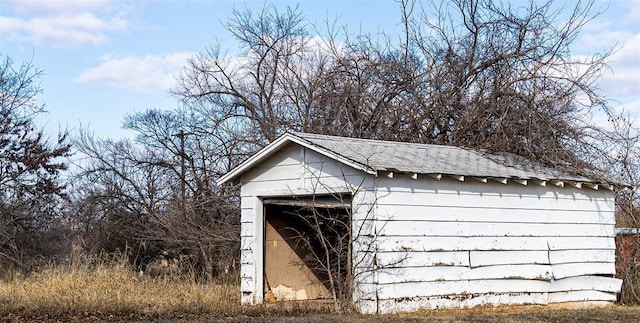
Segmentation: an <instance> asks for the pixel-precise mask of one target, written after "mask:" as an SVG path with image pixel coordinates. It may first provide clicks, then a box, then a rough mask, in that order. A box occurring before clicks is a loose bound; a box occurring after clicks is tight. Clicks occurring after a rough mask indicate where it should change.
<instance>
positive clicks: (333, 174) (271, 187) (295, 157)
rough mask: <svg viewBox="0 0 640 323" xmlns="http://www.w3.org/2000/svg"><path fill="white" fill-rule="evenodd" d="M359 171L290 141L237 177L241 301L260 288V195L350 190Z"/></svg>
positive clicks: (359, 179) (255, 296)
mask: <svg viewBox="0 0 640 323" xmlns="http://www.w3.org/2000/svg"><path fill="white" fill-rule="evenodd" d="M364 178H365V175H364V173H363V172H361V171H358V170H355V169H352V168H350V167H348V166H344V165H341V164H339V163H337V162H335V161H334V160H333V159H331V158H328V157H326V156H322V155H320V154H318V153H315V152H313V151H310V150H308V149H305V148H303V147H301V146H298V145H296V144H290V145H288V146H286V147H284V148H283V149H281V150H280V151H278V152H276V153H275V154H274V155H272V156H270V157H268V158H267V159H266V160H264V161H263V162H261V163H260V164H258V165H256V166H255V167H253V168H252V169H250V170H248V171H247V172H246V173H244V174H243V175H242V176H241V179H240V183H241V192H240V198H241V219H240V221H241V229H240V231H241V269H240V275H241V276H240V282H241V301H242V303H243V304H255V303H256V302H258V301H259V300H260V298H261V293H262V291H261V290H259V289H261V286H259V283H258V281H259V280H261V279H258V278H259V275H262V268H261V262H260V261H259V260H260V259H262V257H263V241H262V239H263V237H262V236H261V234H260V232H259V230H263V223H262V220H260V221H258V218H261V217H263V216H264V215H263V214H262V213H261V212H262V211H261V210H260V208H259V206H257V203H259V198H261V197H274V196H282V197H292V196H295V195H309V194H313V193H314V192H316V193H317V194H331V193H344V192H349V193H350V192H351V189H354V188H357V187H358V186H360V185H362V183H363V179H364Z"/></svg>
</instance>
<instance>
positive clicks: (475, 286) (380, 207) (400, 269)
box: [375, 178, 620, 312]
mask: <svg viewBox="0 0 640 323" xmlns="http://www.w3.org/2000/svg"><path fill="white" fill-rule="evenodd" d="M380 187H381V188H380V190H379V191H378V194H377V197H378V198H377V200H376V208H375V222H376V224H375V227H376V230H375V231H376V232H377V234H378V236H377V241H376V247H377V249H376V251H377V253H376V257H377V262H378V264H379V267H381V268H380V269H379V271H378V273H377V287H378V288H379V290H378V294H377V297H378V298H377V299H378V301H379V308H378V311H382V312H393V311H396V310H398V309H401V308H403V307H408V308H411V307H416V306H417V307H421V306H422V307H429V308H436V307H459V306H460V305H461V304H467V305H468V304H476V303H477V304H481V305H482V304H494V305H495V304H517V303H518V302H520V301H522V302H524V303H535V304H547V303H549V302H559V301H563V302H564V301H581V300H582V299H580V297H583V296H584V297H586V298H585V299H584V300H589V301H607V300H611V299H612V298H613V299H615V294H616V292H618V291H619V288H620V281H619V280H617V279H614V278H610V277H601V275H606V276H612V275H613V274H614V273H615V268H614V262H615V243H614V239H613V237H614V224H615V219H614V203H613V194H612V193H611V192H608V191H595V190H591V189H587V188H585V189H574V188H558V187H554V186H547V187H543V186H539V185H528V186H522V185H517V184H509V185H503V184H490V183H480V182H478V183H475V182H471V181H465V182H456V181H454V180H445V179H443V180H441V181H437V180H411V179H406V178H400V179H397V180H396V181H395V182H394V181H393V180H389V179H386V178H381V179H380ZM398 260H402V261H401V262H398ZM384 264H388V266H387V267H386V268H385V267H384ZM587 294H588V295H587ZM465 295H466V296H465ZM501 295H502V296H501ZM585 295H586V296H585ZM465 297H468V299H466V298H465ZM394 302H395V303H394ZM407 302H408V303H409V304H404V305H398V304H403V303H407ZM394 304H396V305H394ZM385 306H387V307H385Z"/></svg>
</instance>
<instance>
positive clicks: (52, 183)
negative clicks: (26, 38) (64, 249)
mask: <svg viewBox="0 0 640 323" xmlns="http://www.w3.org/2000/svg"><path fill="white" fill-rule="evenodd" d="M40 75H41V72H40V71H39V70H38V69H36V68H35V67H33V65H31V64H29V63H23V64H22V65H20V66H15V65H14V64H13V62H12V61H11V59H10V58H9V57H6V56H2V55H0V266H2V265H8V266H11V267H16V268H19V269H22V270H28V269H29V267H30V265H31V264H32V263H31V260H33V259H34V258H36V257H37V256H43V255H48V254H49V253H53V252H55V250H46V249H47V248H48V247H51V246H47V245H46V244H42V243H45V242H46V241H44V240H45V235H46V234H47V232H49V231H50V229H52V228H53V227H54V222H55V221H54V220H55V218H56V217H57V216H58V215H59V211H60V209H59V206H60V203H61V201H62V199H63V198H64V182H63V180H62V179H61V178H60V172H61V171H63V170H65V169H66V165H65V163H64V162H63V160H62V158H64V157H66V156H68V154H69V149H70V145H69V144H68V143H67V142H66V136H65V135H64V134H61V135H60V136H59V138H58V140H57V141H56V142H54V143H50V142H48V141H47V139H46V137H45V135H44V134H43V132H42V131H41V130H39V129H37V128H36V126H35V125H34V118H35V117H36V116H37V115H38V114H40V113H42V112H43V111H44V110H43V108H44V107H43V106H42V105H40V104H39V103H38V95H39V94H40V93H41V90H40V88H39V86H38V78H39V77H40ZM47 240H48V241H49V242H50V241H51V240H50V239H49V238H47Z"/></svg>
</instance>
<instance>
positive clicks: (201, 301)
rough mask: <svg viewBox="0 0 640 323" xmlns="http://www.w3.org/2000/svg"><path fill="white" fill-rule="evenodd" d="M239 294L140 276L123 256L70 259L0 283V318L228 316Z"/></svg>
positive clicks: (231, 287)
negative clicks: (172, 314) (21, 316)
mask: <svg viewBox="0 0 640 323" xmlns="http://www.w3.org/2000/svg"><path fill="white" fill-rule="evenodd" d="M239 294H240V292H239V288H238V286H234V285H229V284H213V283H196V282H194V281H193V280H189V279H183V278H182V277H163V278H151V277H148V276H144V275H143V276H140V275H139V273H137V272H136V271H134V270H132V268H130V266H129V265H128V263H127V261H126V259H125V257H98V258H92V257H79V256H78V255H75V256H73V257H72V259H71V261H70V262H69V263H68V264H66V265H55V266H54V265H52V266H48V267H46V268H43V269H41V270H40V271H37V272H34V273H31V274H28V275H21V274H15V275H12V277H11V278H10V279H7V280H5V281H0V316H3V317H7V315H9V314H10V315H14V317H20V315H28V316H29V317H34V316H47V317H68V316H69V315H100V316H103V315H107V316H108V315H116V316H118V317H122V316H123V315H127V314H131V315H154V316H155V315H159V316H164V315H167V314H170V313H183V314H189V313H229V314H233V312H234V311H236V310H237V309H238V308H239V303H240V300H239Z"/></svg>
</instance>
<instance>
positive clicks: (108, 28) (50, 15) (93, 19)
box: [0, 0, 128, 47]
mask: <svg viewBox="0 0 640 323" xmlns="http://www.w3.org/2000/svg"><path fill="white" fill-rule="evenodd" d="M2 7H5V8H7V9H9V10H3V12H10V13H11V14H10V15H6V14H5V15H2V16H0V35H2V38H4V39H5V40H11V41H20V42H30V43H34V44H36V45H47V46H54V47H69V46H71V47H75V46H81V45H98V44H101V43H104V42H106V41H107V40H108V39H109V37H108V33H110V32H115V31H123V30H126V29H127V27H128V23H127V21H126V20H125V19H124V15H123V9H122V7H118V6H115V5H113V4H111V3H109V2H108V1H107V0H90V1H82V0H58V1H43V0H26V1H25V0H21V1H16V0H8V1H4V2H3V3H2V4H0V8H2Z"/></svg>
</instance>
